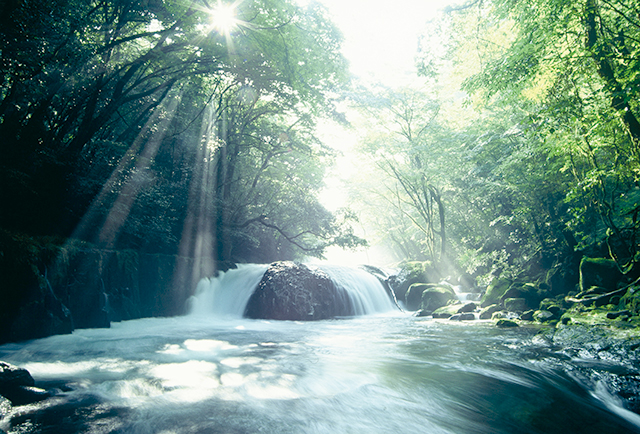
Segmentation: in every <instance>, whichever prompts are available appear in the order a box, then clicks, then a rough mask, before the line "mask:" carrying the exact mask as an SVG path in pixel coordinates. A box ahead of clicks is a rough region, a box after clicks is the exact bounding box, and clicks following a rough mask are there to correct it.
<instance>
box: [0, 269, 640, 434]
mask: <svg viewBox="0 0 640 434" xmlns="http://www.w3.org/2000/svg"><path fill="white" fill-rule="evenodd" d="M243 268H245V269H244V270H242V271H243V273H235V272H234V273H229V274H225V275H222V276H221V277H220V278H219V281H216V279H211V280H210V281H209V282H208V283H207V282H204V283H201V284H202V285H203V286H204V288H200V292H199V293H198V295H196V297H195V298H194V299H193V300H192V301H193V303H194V305H193V310H192V312H193V313H192V314H191V315H187V316H184V317H175V318H155V319H143V320H135V321H127V322H121V323H113V324H112V328H111V329H86V330H76V331H75V332H74V333H73V334H71V335H61V336H52V337H49V338H46V339H40V340H35V341H30V342H24V343H18V344H8V345H4V346H1V347H0V359H2V360H6V361H8V362H10V363H13V364H16V365H19V366H22V367H25V368H27V369H28V370H29V371H30V372H31V373H32V375H33V376H34V378H35V379H36V382H37V383H38V384H39V385H40V386H44V387H58V388H59V389H60V390H61V392H60V393H59V394H58V395H57V396H56V397H54V398H52V399H49V400H47V401H44V402H43V403H40V404H37V405H32V406H27V407H24V408H21V407H14V409H13V411H14V415H13V416H14V418H13V420H14V426H11V425H10V424H9V423H8V418H5V419H4V422H3V425H2V426H0V428H2V429H4V430H5V431H7V432H21V433H25V432H27V433H31V432H32V433H35V432H43V431H45V430H49V431H48V432H118V433H258V432H260V433H389V432H396V433H415V432H421V433H452V434H453V433H455V434H460V433H514V432H523V433H581V434H584V433H622V432H625V433H629V432H640V428H638V427H639V426H640V424H639V423H638V416H637V415H636V414H634V413H631V412H629V411H628V410H625V409H624V408H622V407H621V400H620V399H619V398H617V397H616V396H615V394H614V393H613V391H612V390H610V389H609V387H608V386H607V385H606V384H605V383H604V382H598V381H597V380H594V378H595V379H597V378H604V377H603V376H600V377H599V376H598V375H594V373H595V374H598V373H602V375H604V374H606V373H610V372H620V371H621V370H622V371H625V372H628V371H630V370H633V369H635V368H634V366H633V365H625V364H622V363H620V362H616V361H615V360H610V361H598V362H597V363H596V362H595V361H593V363H588V362H589V361H586V360H584V357H583V356H584V355H582V356H580V357H578V356H574V355H571V354H568V353H567V352H563V351H560V350H558V349H557V348H554V347H552V346H550V345H549V343H548V342H546V341H545V340H544V339H542V338H540V337H539V336H538V335H537V334H536V332H537V330H534V329H527V328H519V329H515V330H500V329H497V328H495V327H494V326H493V325H491V324H490V323H481V322H476V323H474V324H465V323H454V322H451V321H434V320H429V319H423V318H415V317H412V316H410V315H408V314H405V313H403V312H400V311H397V310H394V309H393V308H390V309H386V308H385V307H384V305H383V304H382V302H381V301H371V302H370V306H368V307H366V308H367V309H369V308H372V309H374V312H375V313H373V314H369V315H362V316H356V317H352V318H342V319H334V320H324V321H316V322H293V321H264V320H246V319H243V318H241V316H240V315H237V312H240V311H241V309H239V308H238V309H236V308H235V307H234V309H236V310H235V311H234V314H232V315H218V314H217V313H216V312H217V311H216V309H218V308H215V307H213V306H215V303H214V304H212V303H211V302H212V301H216V300H217V301H218V302H219V301H220V300H224V302H225V303H227V302H228V305H229V306H237V303H236V301H235V300H234V298H233V297H232V296H230V295H229V294H225V288H226V289H229V288H234V292H238V296H239V297H244V296H245V295H244V294H239V292H241V291H238V288H239V287H242V285H240V284H239V282H240V281H244V284H243V285H250V284H257V281H258V280H259V275H260V273H259V271H260V270H259V269H258V267H254V266H247V267H243ZM245 271H246V273H244V272H245ZM242 274H245V275H244V277H243V276H241V275H242ZM249 275H252V277H249ZM245 278H246V279H245ZM256 279H257V280H256ZM354 279H356V280H357V277H356V278H354ZM236 284H238V285H239V286H238V285H236ZM216 285H217V286H216ZM213 287H215V288H214V289H215V291H218V293H215V291H213V292H211V291H209V289H212V288H213ZM249 295H250V294H249ZM210 296H211V297H210ZM198 303H206V307H203V306H199V305H198ZM221 303H222V302H219V303H218V307H220V305H221ZM378 303H380V304H378ZM391 307H393V306H392V305H391ZM207 312H209V313H207Z"/></svg>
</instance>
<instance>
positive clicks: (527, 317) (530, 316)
mask: <svg viewBox="0 0 640 434" xmlns="http://www.w3.org/2000/svg"><path fill="white" fill-rule="evenodd" d="M534 312H535V310H533V309H530V310H528V311H526V312H524V313H523V314H522V315H520V319H521V320H523V321H533V313H534Z"/></svg>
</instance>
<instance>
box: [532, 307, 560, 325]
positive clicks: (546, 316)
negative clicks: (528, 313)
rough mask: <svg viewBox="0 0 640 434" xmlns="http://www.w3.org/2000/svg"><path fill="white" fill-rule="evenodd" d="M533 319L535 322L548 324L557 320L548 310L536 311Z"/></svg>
mask: <svg viewBox="0 0 640 434" xmlns="http://www.w3.org/2000/svg"><path fill="white" fill-rule="evenodd" d="M533 319H534V320H535V321H537V322H549V321H552V320H554V319H557V316H556V315H554V314H553V313H551V312H549V311H548V310H536V311H535V312H534V313H533Z"/></svg>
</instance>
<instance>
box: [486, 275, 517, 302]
mask: <svg viewBox="0 0 640 434" xmlns="http://www.w3.org/2000/svg"><path fill="white" fill-rule="evenodd" d="M510 286H511V281H510V280H507V279H503V278H495V279H493V280H492V281H491V283H490V284H489V286H488V287H487V291H486V292H485V293H484V295H483V296H482V304H481V306H482V307H487V306H490V305H492V304H500V302H501V299H502V297H503V296H504V294H505V293H506V292H507V291H508V290H509V287H510Z"/></svg>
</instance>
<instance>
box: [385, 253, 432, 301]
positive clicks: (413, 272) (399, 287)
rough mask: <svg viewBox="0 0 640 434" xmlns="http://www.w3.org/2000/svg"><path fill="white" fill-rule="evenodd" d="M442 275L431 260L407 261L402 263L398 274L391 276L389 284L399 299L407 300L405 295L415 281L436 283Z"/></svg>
mask: <svg viewBox="0 0 640 434" xmlns="http://www.w3.org/2000/svg"><path fill="white" fill-rule="evenodd" d="M440 278H441V276H440V273H439V272H438V270H437V269H436V267H434V266H433V264H432V263H431V262H430V261H407V262H403V263H401V264H400V271H399V272H398V274H396V275H394V276H390V277H389V280H388V282H389V286H390V287H391V289H392V290H393V292H394V294H395V296H396V299H397V300H398V301H403V302H404V301H406V300H405V295H406V294H407V291H408V289H409V287H410V286H411V285H413V284H414V283H436V282H438V281H439V280H440Z"/></svg>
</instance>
